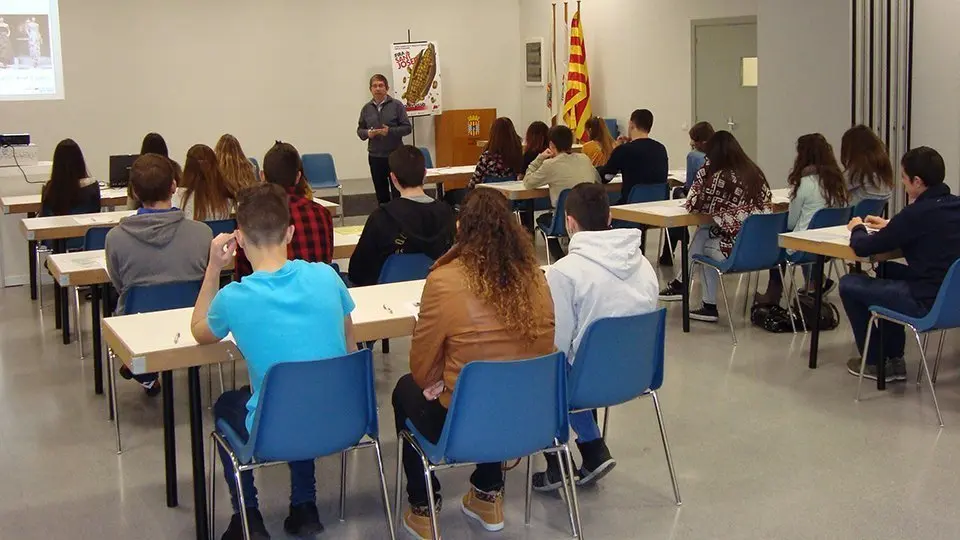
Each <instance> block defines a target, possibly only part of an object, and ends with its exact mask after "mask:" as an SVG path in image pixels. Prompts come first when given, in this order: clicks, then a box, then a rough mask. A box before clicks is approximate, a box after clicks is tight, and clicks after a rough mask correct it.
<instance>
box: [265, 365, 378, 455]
mask: <svg viewBox="0 0 960 540" xmlns="http://www.w3.org/2000/svg"><path fill="white" fill-rule="evenodd" d="M378 433H379V427H378V422H377V401H376V393H375V391H374V383H373V354H372V353H371V351H370V349H362V350H359V351H357V352H355V353H352V354H349V355H347V356H341V357H339V358H329V359H326V360H313V361H310V362H285V363H282V364H276V365H274V366H271V367H270V369H269V370H267V373H266V375H264V377H263V384H262V386H261V387H260V402H259V404H258V405H257V410H256V411H254V413H253V429H252V430H251V432H250V443H249V445H248V446H251V454H252V457H256V458H257V459H258V460H262V461H304V460H313V459H316V458H318V457H323V456H329V455H331V454H336V453H339V452H340V451H342V450H345V449H347V448H350V447H351V446H354V445H356V444H357V443H358V442H360V439H362V438H363V436H364V435H369V436H371V437H377V435H378Z"/></svg>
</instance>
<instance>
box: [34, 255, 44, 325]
mask: <svg viewBox="0 0 960 540" xmlns="http://www.w3.org/2000/svg"><path fill="white" fill-rule="evenodd" d="M33 258H34V260H35V261H36V268H37V275H36V279H37V299H38V300H39V302H40V312H41V313H42V312H43V270H42V268H41V267H40V244H39V243H37V249H35V250H33Z"/></svg>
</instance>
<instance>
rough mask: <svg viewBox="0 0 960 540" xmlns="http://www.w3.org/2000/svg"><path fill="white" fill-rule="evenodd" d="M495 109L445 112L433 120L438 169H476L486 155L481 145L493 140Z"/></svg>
mask: <svg viewBox="0 0 960 540" xmlns="http://www.w3.org/2000/svg"><path fill="white" fill-rule="evenodd" d="M496 117H497V110H496V109H463V110H452V111H444V112H443V114H440V115H439V116H436V117H435V118H434V132H435V135H436V153H437V155H436V158H437V162H436V166H437V167H453V166H457V165H475V164H476V163H477V160H479V159H480V153H481V152H483V146H482V145H481V144H478V142H480V143H482V142H484V141H487V140H489V139H490V126H492V125H493V121H494V119H496Z"/></svg>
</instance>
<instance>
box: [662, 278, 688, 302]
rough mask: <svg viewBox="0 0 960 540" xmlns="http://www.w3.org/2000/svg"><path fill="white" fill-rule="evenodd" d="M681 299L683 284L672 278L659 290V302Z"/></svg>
mask: <svg viewBox="0 0 960 540" xmlns="http://www.w3.org/2000/svg"><path fill="white" fill-rule="evenodd" d="M680 300H683V284H682V283H680V282H679V281H677V280H673V281H671V282H670V283H668V284H667V288H666V289H663V290H662V291H660V301H661V302H679V301H680Z"/></svg>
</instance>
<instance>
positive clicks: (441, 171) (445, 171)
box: [427, 165, 477, 178]
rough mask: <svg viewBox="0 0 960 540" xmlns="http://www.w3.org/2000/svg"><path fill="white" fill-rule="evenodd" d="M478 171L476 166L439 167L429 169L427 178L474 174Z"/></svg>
mask: <svg viewBox="0 0 960 540" xmlns="http://www.w3.org/2000/svg"><path fill="white" fill-rule="evenodd" d="M476 170H477V166H476V165H459V166H456V167H437V168H434V169H427V178H433V177H436V176H451V175H454V174H473V173H474V171H476Z"/></svg>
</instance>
